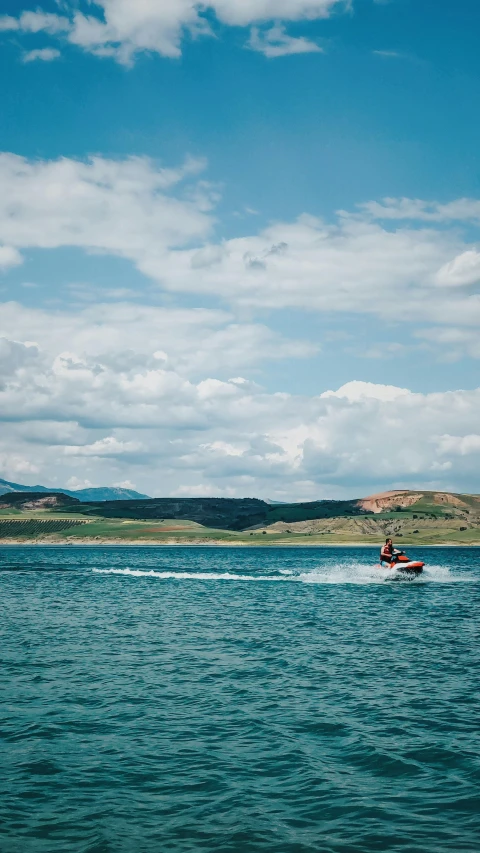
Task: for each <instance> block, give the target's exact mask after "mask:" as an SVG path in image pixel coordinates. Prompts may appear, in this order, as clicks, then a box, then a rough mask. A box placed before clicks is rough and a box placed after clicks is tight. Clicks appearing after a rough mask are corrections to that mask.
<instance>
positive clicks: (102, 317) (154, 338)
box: [0, 302, 318, 384]
mask: <svg viewBox="0 0 480 853" xmlns="http://www.w3.org/2000/svg"><path fill="white" fill-rule="evenodd" d="M2 334H4V335H5V338H7V337H12V336H14V337H15V338H17V339H19V340H22V341H25V340H28V341H36V342H37V347H34V348H32V347H31V345H30V348H29V349H28V350H27V349H26V347H25V346H24V345H23V344H16V343H7V341H5V342H4V344H3V346H4V347H7V346H13V347H22V352H24V351H25V353H26V352H28V353H29V354H30V353H32V354H33V353H36V355H37V357H38V354H39V351H38V347H40V348H41V350H42V351H44V352H47V353H49V355H50V356H51V357H52V359H53V357H54V356H56V355H58V353H65V352H67V351H68V350H73V351H74V352H75V353H76V354H78V355H79V356H81V357H82V358H84V357H85V358H88V359H91V360H92V359H93V361H94V362H95V363H96V364H97V365H99V366H100V367H97V368H96V369H97V370H100V368H102V369H103V368H105V369H108V370H111V371H113V372H117V373H121V372H124V373H127V372H129V371H135V370H137V369H144V368H146V367H149V368H151V369H153V370H156V369H159V368H161V369H164V368H165V369H172V368H173V369H174V370H175V371H177V372H178V373H179V374H182V375H188V376H204V375H205V373H209V372H211V371H214V372H216V373H217V374H218V373H220V374H221V375H225V373H227V374H230V375H231V374H232V373H233V372H234V371H239V370H244V369H246V368H252V367H257V366H258V365H259V364H261V363H262V362H263V361H266V360H278V359H283V358H305V357H308V356H311V355H313V354H314V353H315V352H316V351H317V349H318V346H317V345H316V344H313V343H310V342H309V341H308V340H303V341H300V340H295V339H289V338H283V337H281V336H280V335H279V334H276V333H275V332H273V331H272V330H271V329H269V328H268V327H267V326H264V325H262V324H260V323H239V322H237V321H236V320H235V318H234V316H233V315H232V314H230V313H228V312H226V311H218V310H213V309H179V308H165V307H157V306H151V305H149V306H145V305H132V304H128V303H117V304H113V305H110V304H101V303H98V304H96V305H95V306H91V307H87V308H85V309H83V311H78V310H63V311H61V310H53V309H51V310H49V311H46V310H42V309H29V308H25V307H22V306H21V305H19V304H18V303H14V302H10V303H4V304H3V305H2V311H1V313H0V335H2ZM1 347H2V342H1V340H0V352H1V351H2V350H1ZM24 357H26V355H25V356H24ZM29 357H30V355H29ZM75 357H77V356H75ZM65 358H67V357H66V356H65ZM4 361H5V363H6V361H7V359H6V358H5V359H4ZM78 369H79V368H78V367H77V370H78ZM232 381H233V382H234V383H240V384H241V382H242V381H244V380H238V379H234V380H232Z"/></svg>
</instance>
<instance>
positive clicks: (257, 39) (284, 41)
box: [248, 24, 323, 59]
mask: <svg viewBox="0 0 480 853" xmlns="http://www.w3.org/2000/svg"><path fill="white" fill-rule="evenodd" d="M248 44H249V47H250V48H251V49H252V50H256V51H258V52H259V53H263V55H264V56H266V57H267V59H274V58H276V57H279V56H289V55H291V54H296V53H322V52H323V51H322V48H321V47H319V45H318V44H316V43H315V42H313V41H310V39H306V38H303V37H296V38H294V37H293V36H289V35H288V34H287V33H286V31H285V27H283V26H281V25H280V24H276V25H274V26H273V27H271V28H270V29H268V30H263V31H262V30H260V29H259V28H258V27H253V28H252V31H251V33H250V40H249V42H248Z"/></svg>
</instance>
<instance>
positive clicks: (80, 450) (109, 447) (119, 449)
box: [63, 435, 143, 457]
mask: <svg viewBox="0 0 480 853" xmlns="http://www.w3.org/2000/svg"><path fill="white" fill-rule="evenodd" d="M142 449H143V445H142V444H141V442H139V441H119V440H118V439H117V438H115V436H113V435H107V436H105V438H101V439H99V440H98V441H94V442H93V443H92V444H81V445H72V444H69V445H66V446H65V447H64V448H63V452H64V454H65V456H95V457H99V456H123V455H124V454H138V453H140V452H141V451H142Z"/></svg>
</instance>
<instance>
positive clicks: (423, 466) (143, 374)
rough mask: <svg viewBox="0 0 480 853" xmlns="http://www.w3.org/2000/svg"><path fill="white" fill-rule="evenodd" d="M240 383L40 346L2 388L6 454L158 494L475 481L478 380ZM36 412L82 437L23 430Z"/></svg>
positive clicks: (279, 492)
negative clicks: (420, 385) (416, 386)
mask: <svg viewBox="0 0 480 853" xmlns="http://www.w3.org/2000/svg"><path fill="white" fill-rule="evenodd" d="M240 379H241V378H240V377H236V378H235V379H232V380H226V381H225V380H220V379H218V378H216V377H215V376H214V375H210V376H209V377H206V378H203V379H200V380H197V381H192V380H190V379H188V378H186V377H185V376H182V375H180V374H179V373H178V372H176V371H175V370H174V369H167V368H166V367H165V366H164V365H158V366H157V367H154V366H152V365H151V364H149V363H145V364H144V365H143V366H142V365H141V364H136V365H135V366H134V367H130V368H126V367H125V366H123V367H122V368H121V369H118V368H117V369H115V368H114V367H113V366H109V367H107V366H105V365H102V364H101V363H99V362H98V361H95V360H94V359H92V358H89V357H87V356H85V355H84V356H80V355H78V354H75V353H73V352H70V353H66V352H62V353H58V354H56V355H55V353H54V351H52V352H51V353H46V352H44V353H43V358H39V359H37V361H36V362H32V364H31V365H29V366H28V368H27V370H26V369H25V367H22V368H19V370H18V371H16V372H15V373H14V374H13V375H11V376H10V377H9V380H8V381H7V382H6V383H5V384H4V387H3V389H2V390H1V391H0V407H1V411H2V413H3V417H4V418H6V419H7V421H6V422H5V424H4V427H5V428H4V430H3V431H2V432H3V438H2V441H3V442H4V443H5V446H4V447H2V445H0V452H4V453H7V452H8V453H10V455H11V457H12V459H13V458H15V459H17V460H23V462H22V463H21V464H22V465H25V466H27V467H25V468H24V470H25V471H27V470H28V465H32V466H34V467H36V468H38V467H39V466H40V468H41V470H42V472H45V476H46V477H47V478H49V479H51V478H52V471H53V472H54V473H55V478H56V481H57V482H61V480H62V474H63V482H65V481H66V480H67V479H68V478H69V477H72V476H73V477H77V478H78V479H79V480H85V479H88V480H90V481H92V482H93V481H95V482H99V481H102V482H119V481H121V480H125V479H132V480H134V481H135V482H137V483H139V485H140V488H141V489H142V490H144V491H146V492H147V493H151V494H159V493H163V494H166V493H176V494H206V493H207V492H208V493H209V494H223V493H229V494H232V495H238V496H240V495H242V494H243V495H245V494H250V495H252V494H259V495H263V496H264V497H268V496H270V497H275V496H279V497H282V496H283V497H289V498H294V497H295V498H305V499H307V498H309V497H310V498H312V499H313V498H315V497H318V496H319V495H320V496H321V495H322V494H330V495H332V494H334V495H335V494H336V495H337V496H339V495H340V494H345V493H349V494H355V493H357V494H362V493H365V492H368V491H373V490H375V489H379V488H383V487H391V486H397V487H402V486H405V487H407V486H409V487H414V486H417V487H420V488H425V487H432V488H442V487H443V488H451V489H457V490H461V489H465V490H472V489H473V488H474V487H475V482H476V479H477V478H478V465H472V460H473V459H475V458H476V457H478V450H479V449H480V444H479V441H480V440H479V437H478V432H477V429H478V422H479V416H480V389H477V390H474V391H454V392H447V393H437V394H427V395H423V394H415V393H412V392H410V391H409V390H408V389H405V388H396V387H395V386H382V385H380V386H376V385H374V384H372V383H362V382H358V381H354V382H351V383H348V384H347V385H346V386H343V387H342V388H340V389H338V390H326V391H325V392H323V393H322V394H320V395H319V396H312V397H308V396H301V395H295V394H285V393H274V392H267V391H265V390H264V389H263V388H262V387H261V386H260V385H257V384H255V383H252V382H251V381H248V380H245V381H240ZM27 419H30V420H31V422H32V423H33V424H41V423H42V422H47V423H48V424H52V423H58V424H59V425H61V424H62V423H65V424H69V425H70V424H72V423H74V424H75V425H76V432H75V441H74V442H72V441H71V440H68V434H69V433H68V432H67V433H66V434H65V438H64V439H63V442H62V440H58V439H57V440H56V441H55V440H52V441H51V444H47V443H45V441H44V440H38V438H36V430H33V431H32V432H31V433H30V434H28V433H25V432H22V431H18V429H15V428H14V427H15V421H16V420H20V421H23V422H25V420H27ZM50 429H51V427H50ZM70 429H71V428H70V426H69V430H70ZM60 435H61V433H59V436H60ZM53 438H54V435H53V433H52V439H53ZM12 454H13V455H12ZM5 458H6V457H5ZM9 464H10V465H12V464H13V463H11V462H10V463H9ZM15 464H17V463H15ZM18 464H20V463H18ZM5 468H6V466H5ZM8 470H12V468H11V467H10V469H8Z"/></svg>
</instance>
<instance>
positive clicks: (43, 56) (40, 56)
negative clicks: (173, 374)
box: [22, 47, 61, 63]
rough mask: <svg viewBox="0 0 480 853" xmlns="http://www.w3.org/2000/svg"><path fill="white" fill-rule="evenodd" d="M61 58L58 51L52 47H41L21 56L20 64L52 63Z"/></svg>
mask: <svg viewBox="0 0 480 853" xmlns="http://www.w3.org/2000/svg"><path fill="white" fill-rule="evenodd" d="M60 56H61V54H60V51H59V50H57V49H56V48H54V47H42V48H40V49H38V50H28V51H26V52H25V53H24V54H23V57H22V62H27V63H28V62H36V61H40V62H53V60H54V59H58V58H59V57H60Z"/></svg>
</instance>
